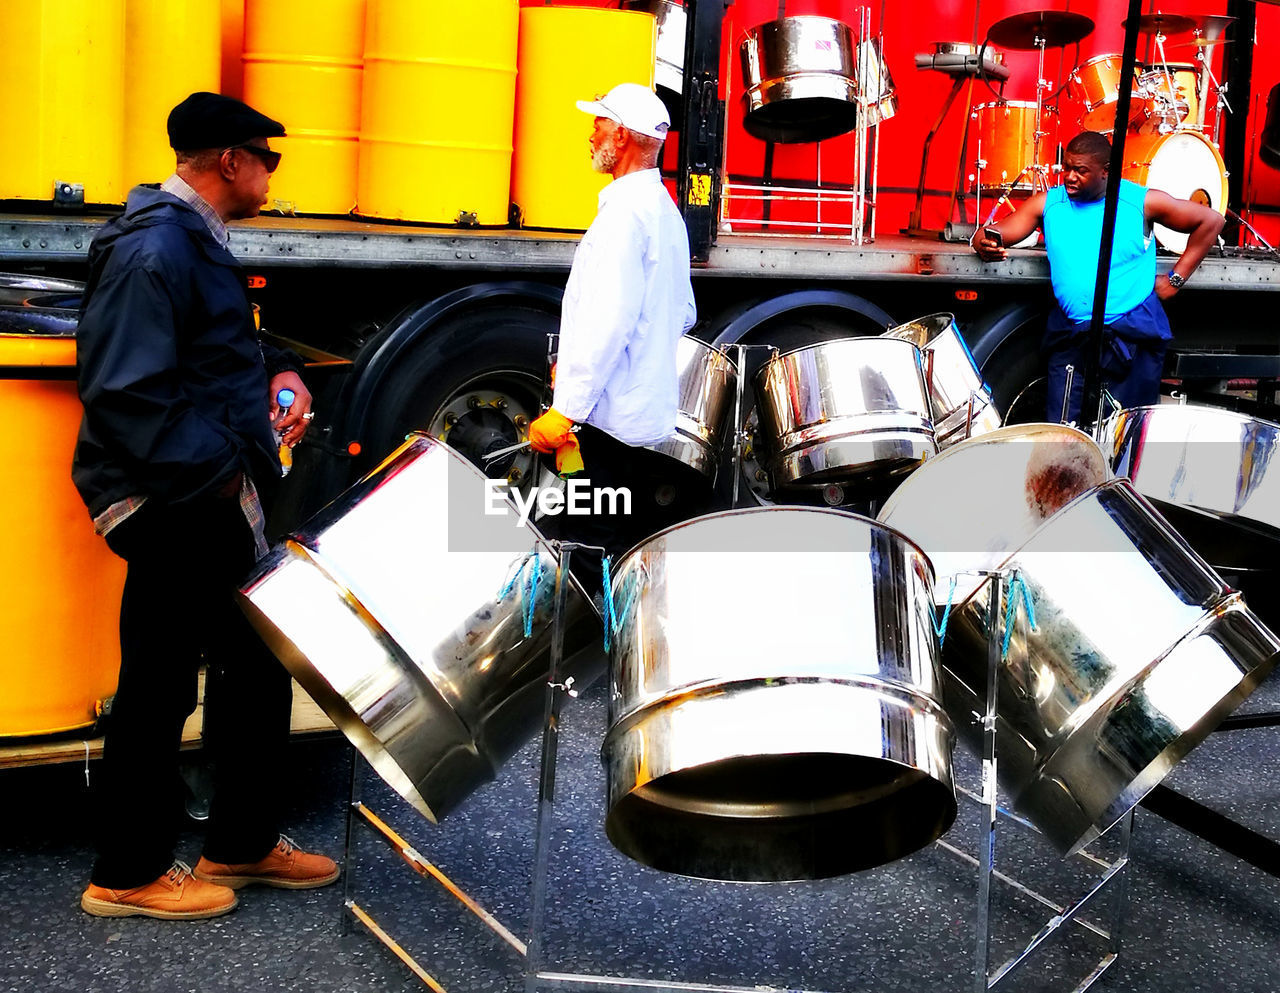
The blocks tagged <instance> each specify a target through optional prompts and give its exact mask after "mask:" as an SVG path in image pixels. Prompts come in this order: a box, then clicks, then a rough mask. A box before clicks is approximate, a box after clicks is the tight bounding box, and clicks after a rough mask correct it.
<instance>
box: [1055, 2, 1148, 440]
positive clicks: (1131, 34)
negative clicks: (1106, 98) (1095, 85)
mask: <svg viewBox="0 0 1280 993" xmlns="http://www.w3.org/2000/svg"><path fill="white" fill-rule="evenodd" d="M1141 12H1142V0H1129V16H1128V17H1127V18H1125V29H1124V61H1123V62H1122V63H1121V65H1120V97H1119V99H1118V100H1117V101H1116V123H1115V128H1114V129H1113V130H1112V132H1111V163H1110V165H1109V166H1108V168H1107V194H1106V204H1105V206H1104V207H1103V210H1102V243H1101V245H1099V246H1098V281H1097V284H1096V285H1095V287H1094V291H1093V320H1092V321H1091V322H1090V323H1089V342H1090V343H1091V345H1092V347H1090V348H1086V350H1085V376H1084V399H1083V400H1082V401H1081V406H1080V419H1081V420H1083V418H1084V416H1085V412H1086V411H1089V410H1093V409H1095V408H1096V407H1097V403H1098V396H1099V395H1100V393H1101V388H1102V348H1103V345H1104V341H1103V336H1102V328H1103V325H1105V324H1106V322H1107V283H1108V280H1109V277H1110V275H1111V250H1112V247H1113V242H1114V241H1115V233H1116V212H1117V211H1118V209H1119V205H1120V170H1121V169H1123V168H1124V136H1125V132H1126V131H1127V130H1128V126H1129V98H1130V97H1131V96H1132V94H1133V67H1134V63H1135V61H1136V59H1137V54H1138V18H1139V16H1140V15H1141ZM1069 399H1070V398H1068V400H1069Z"/></svg>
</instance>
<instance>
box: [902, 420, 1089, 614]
mask: <svg viewBox="0 0 1280 993" xmlns="http://www.w3.org/2000/svg"><path fill="white" fill-rule="evenodd" d="M1110 478H1111V470H1110V469H1109V468H1108V464H1107V457H1106V455H1105V454H1104V453H1103V451H1102V449H1101V448H1099V447H1098V444H1097V442H1095V441H1094V440H1093V439H1092V438H1091V437H1089V435H1087V434H1085V433H1084V432H1083V431H1077V430H1076V429H1075V428H1073V427H1068V426H1067V425H1065V424H1018V425H1013V426H1010V427H1005V428H1000V429H999V430H996V431H992V432H990V433H988V434H984V435H982V436H981V437H978V438H973V439H971V440H969V441H962V442H960V443H959V444H957V445H953V446H952V447H950V448H948V449H947V450H946V451H945V452H942V453H941V454H939V455H938V456H937V457H936V458H932V459H930V460H929V461H928V462H927V463H926V464H925V465H923V466H921V467H920V469H919V470H917V471H916V472H915V473H914V474H913V475H911V476H910V477H908V478H907V479H906V480H905V481H904V482H903V483H902V484H901V485H900V486H899V487H898V488H897V489H896V490H895V491H894V492H893V495H892V496H890V497H889V499H888V500H886V501H885V504H884V506H883V507H882V508H881V509H880V513H879V515H878V519H879V520H880V521H881V522H883V523H885V524H888V525H890V526H892V527H895V528H898V529H899V530H901V531H902V532H903V533H904V534H906V535H908V536H909V537H910V538H911V539H912V540H913V541H915V542H916V543H917V544H919V545H920V547H921V548H924V549H925V550H926V551H927V552H928V553H929V561H930V562H931V563H932V564H933V568H934V572H935V581H934V587H933V589H934V593H935V595H936V596H937V598H938V603H939V604H940V605H943V604H946V603H948V602H949V601H951V602H955V603H959V602H962V601H963V600H965V599H967V598H968V597H969V596H970V595H971V594H972V593H973V592H974V591H975V590H977V589H978V587H979V586H980V585H981V583H982V579H981V578H980V577H978V576H976V575H973V573H974V572H976V571H980V570H990V569H997V568H999V566H1000V563H1001V562H1003V561H1004V560H1005V559H1006V558H1008V556H1009V553H1010V552H1011V551H1013V550H1014V549H1015V548H1017V547H1019V546H1020V545H1021V544H1022V543H1023V542H1025V541H1026V540H1027V539H1028V538H1030V537H1031V536H1032V535H1033V534H1034V533H1035V532H1036V531H1037V530H1039V528H1040V527H1041V525H1043V524H1044V522H1045V521H1047V520H1048V519H1049V518H1050V517H1052V516H1053V515H1054V514H1055V513H1057V512H1058V511H1059V510H1061V509H1062V508H1063V507H1064V506H1066V505H1067V504H1068V503H1070V502H1071V501H1072V500H1074V499H1075V498H1076V497H1078V496H1079V495H1080V494H1082V493H1085V492H1087V491H1088V490H1090V489H1092V488H1093V487H1095V486H1097V485H1098V484H1099V483H1104V482H1106V481H1107V480H1109V479H1110ZM953 579H954V580H955V581H956V587H955V589H954V591H953V590H952V589H951V581H952V580H953Z"/></svg>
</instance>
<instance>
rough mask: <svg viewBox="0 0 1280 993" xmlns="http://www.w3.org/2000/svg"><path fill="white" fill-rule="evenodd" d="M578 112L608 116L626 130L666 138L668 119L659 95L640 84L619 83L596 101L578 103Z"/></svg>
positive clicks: (669, 119) (669, 124)
mask: <svg viewBox="0 0 1280 993" xmlns="http://www.w3.org/2000/svg"><path fill="white" fill-rule="evenodd" d="M578 109H579V110H581V111H583V112H585V113H587V114H590V115H591V116H592V117H607V118H609V120H611V121H616V122H617V123H618V124H621V125H622V126H623V127H624V128H626V129H627V130H628V131H634V132H635V133H636V134H644V135H648V136H649V137H650V138H660V139H665V138H666V137H667V132H668V131H669V130H670V129H671V118H670V117H668V116H667V108H666V107H665V106H664V105H663V103H662V101H661V100H660V99H659V98H658V94H656V93H654V92H653V90H651V89H649V87H647V86H641V85H640V84H639V83H619V84H618V85H617V86H615V87H614V88H613V89H611V90H610V91H609V92H608V93H606V94H605V95H604V96H602V97H597V98H596V99H595V100H579V101H578Z"/></svg>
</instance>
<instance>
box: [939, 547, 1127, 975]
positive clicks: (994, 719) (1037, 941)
mask: <svg viewBox="0 0 1280 993" xmlns="http://www.w3.org/2000/svg"><path fill="white" fill-rule="evenodd" d="M970 574H971V575H980V576H984V577H986V579H987V582H988V586H989V596H988V601H987V602H988V611H987V631H988V641H987V645H988V655H987V660H988V664H987V706H986V711H985V713H983V714H978V713H975V714H974V718H975V719H976V720H979V721H980V722H981V724H982V744H983V747H982V793H981V795H979V794H975V793H973V792H971V791H969V790H966V789H963V788H957V792H958V793H961V794H962V795H964V796H966V797H968V798H969V799H971V800H973V801H975V802H977V803H978V804H980V805H981V806H982V807H983V808H984V818H983V828H982V829H981V834H980V837H979V841H978V847H979V851H978V857H977V858H975V857H974V856H972V855H970V854H968V853H967V852H964V851H961V850H960V849H958V848H956V847H954V846H953V845H951V844H950V843H948V842H947V841H945V840H944V839H941V838H940V839H939V840H938V841H937V842H936V844H937V845H938V846H939V847H941V848H943V849H945V850H946V851H948V852H951V853H952V854H954V855H956V856H957V857H959V858H960V859H962V860H964V861H965V862H968V863H969V864H970V865H974V866H977V868H978V907H977V911H978V916H977V920H976V922H975V925H976V927H975V948H974V971H973V989H974V991H975V993H986V991H987V990H993V989H996V988H997V987H998V986H1001V984H1002V983H1004V981H1005V980H1006V979H1008V978H1009V977H1010V976H1012V975H1013V974H1014V972H1016V971H1017V970H1019V969H1020V968H1022V967H1023V966H1024V965H1025V964H1026V963H1027V962H1028V961H1029V960H1030V958H1031V956H1032V955H1033V954H1034V953H1035V952H1036V951H1038V950H1039V949H1040V948H1042V947H1043V946H1044V945H1045V943H1046V942H1048V941H1049V940H1050V939H1051V938H1054V937H1055V936H1057V937H1062V935H1063V934H1065V933H1066V932H1065V931H1064V929H1063V925H1065V924H1067V923H1074V924H1076V925H1077V926H1079V927H1081V928H1083V929H1085V930H1086V931H1089V932H1091V933H1093V934H1094V935H1096V936H1097V937H1099V938H1101V939H1103V940H1104V941H1105V942H1106V943H1107V952H1106V954H1105V955H1103V957H1102V958H1101V959H1100V960H1099V961H1098V963H1097V964H1096V965H1095V966H1094V968H1093V970H1092V971H1091V972H1090V973H1089V975H1087V976H1086V977H1085V978H1084V979H1082V980H1081V981H1080V983H1079V984H1078V985H1077V986H1076V987H1075V989H1074V990H1073V993H1083V991H1084V990H1087V989H1088V988H1089V987H1090V986H1092V985H1093V984H1094V983H1095V982H1097V980H1098V979H1099V978H1100V977H1101V976H1102V974H1103V973H1104V972H1106V970H1107V969H1108V968H1110V966H1111V965H1112V964H1113V963H1114V962H1115V961H1116V958H1117V957H1118V956H1119V954H1120V932H1121V927H1122V925H1123V923H1124V917H1125V911H1126V908H1127V905H1128V879H1127V878H1126V876H1125V869H1126V868H1127V867H1128V865H1129V840H1130V835H1131V833H1132V829H1133V811H1129V813H1127V814H1126V815H1125V816H1124V817H1123V818H1122V819H1121V820H1120V822H1118V823H1117V824H1116V825H1115V827H1114V828H1112V829H1111V830H1110V831H1108V832H1107V836H1114V837H1116V839H1117V841H1118V842H1119V850H1120V851H1119V855H1118V856H1117V858H1116V859H1115V860H1114V861H1112V862H1107V861H1105V860H1103V859H1101V858H1099V857H1097V856H1095V855H1092V854H1090V853H1089V852H1087V851H1082V852H1079V853H1078V857H1080V858H1083V859H1085V860H1087V861H1088V862H1090V863H1091V864H1092V865H1093V866H1095V867H1096V868H1099V869H1101V870H1103V872H1102V875H1101V876H1100V877H1099V878H1098V880H1097V882H1096V883H1095V884H1094V886H1093V888H1092V889H1090V890H1089V891H1088V892H1087V893H1085V894H1084V895H1083V896H1081V897H1079V898H1078V899H1077V900H1076V901H1075V903H1073V904H1071V906H1069V907H1064V906H1062V905H1061V904H1059V903H1057V902H1056V901H1055V900H1053V899H1051V898H1049V897H1047V896H1044V895H1043V894H1041V893H1038V892H1036V891H1035V890H1033V889H1031V888H1029V887H1027V886H1025V885H1023V884H1022V883H1020V882H1018V881H1017V880H1016V879H1014V878H1013V877H1011V876H1009V875H1006V874H1005V873H1003V872H1000V871H998V870H997V869H996V867H995V862H996V838H997V835H998V828H999V825H1000V823H1001V818H1003V819H1004V820H1005V821H1009V822H1015V823H1018V824H1021V825H1023V826H1024V827H1029V828H1031V829H1032V830H1036V828H1035V826H1034V825H1033V824H1031V823H1030V822H1029V821H1027V820H1024V819H1023V818H1021V817H1019V816H1017V815H1016V814H1013V813H1012V812H1010V811H1008V810H1005V809H1003V808H1002V807H1001V806H1000V804H999V800H998V794H997V782H996V771H997V726H998V710H997V695H998V687H999V675H1000V669H1001V667H1002V664H1003V654H1004V652H1003V649H1004V645H1003V640H1004V639H1003V631H1004V628H1005V625H1006V623H1012V621H1006V618H1005V608H1004V581H1005V579H1007V578H1010V577H1011V574H1010V572H1009V571H1008V570H982V571H980V572H976V573H970ZM993 879H998V880H1000V882H1002V883H1005V884H1007V885H1009V886H1011V887H1012V888H1013V889H1015V890H1017V891H1018V892H1019V893H1021V894H1022V895H1024V896H1027V897H1030V898H1031V899H1033V900H1035V901H1036V902H1037V903H1039V904H1041V905H1043V906H1045V907H1047V908H1048V909H1049V910H1051V911H1053V914H1054V916H1053V917H1051V918H1050V919H1049V920H1048V921H1047V922H1046V923H1045V924H1044V925H1043V926H1042V927H1041V928H1040V930H1039V931H1037V932H1036V934H1035V935H1034V936H1033V937H1032V938H1031V940H1030V941H1029V942H1027V944H1026V945H1025V946H1023V948H1022V949H1021V950H1020V951H1018V952H1016V953H1015V954H1014V955H1012V956H1011V957H1010V958H1009V959H1008V960H1006V961H1005V962H1004V964H1002V965H1000V966H999V967H998V968H997V969H996V970H995V971H994V972H992V971H991V923H992V920H991V918H992V915H991V883H992V880H993ZM1108 887H1110V888H1111V889H1112V890H1113V892H1112V897H1113V903H1112V921H1111V927H1110V930H1103V929H1102V928H1100V927H1098V926H1097V925H1095V924H1093V923H1091V922H1090V921H1087V920H1085V919H1084V918H1083V917H1082V916H1081V915H1082V914H1083V913H1084V911H1085V910H1086V909H1087V908H1089V907H1090V906H1091V905H1092V904H1093V903H1094V901H1095V900H1096V899H1097V898H1098V896H1100V895H1101V894H1102V893H1103V891H1104V890H1105V889H1107V888H1108Z"/></svg>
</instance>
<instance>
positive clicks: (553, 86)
mask: <svg viewBox="0 0 1280 993" xmlns="http://www.w3.org/2000/svg"><path fill="white" fill-rule="evenodd" d="M656 46H657V28H656V26H655V23H654V19H653V15H652V14H645V13H641V12H639V11H629V10H599V9H591V8H586V7H525V8H524V9H523V10H521V11H520V75H519V77H518V79H517V84H516V131H515V157H514V160H513V162H512V168H511V200H512V202H513V203H515V204H516V206H517V207H518V208H519V210H520V212H521V214H522V216H523V223H524V224H525V225H526V226H528V227H536V228H570V229H575V230H579V231H581V230H584V229H585V228H586V227H587V226H588V225H589V224H590V223H591V221H592V218H594V217H595V216H596V197H597V195H598V194H599V193H600V191H601V190H602V189H603V188H604V186H605V184H606V183H608V182H609V177H608V176H606V175H604V174H602V173H598V172H596V171H595V170H593V169H592V168H591V150H590V147H589V145H588V144H587V142H588V140H589V138H590V137H591V127H592V124H591V117H590V116H588V115H587V114H584V113H583V112H582V111H580V110H579V109H578V108H577V105H576V101H578V100H590V99H592V98H594V97H596V96H597V95H599V94H603V93H605V92H607V91H609V90H611V89H613V87H615V86H616V85H617V84H618V83H640V84H642V85H644V86H650V87H651V86H653V66H654V58H655V54H656Z"/></svg>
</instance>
